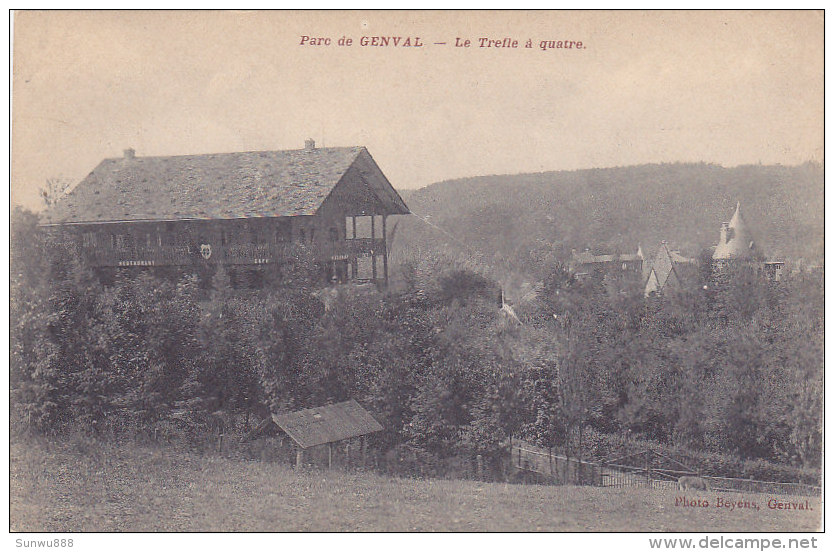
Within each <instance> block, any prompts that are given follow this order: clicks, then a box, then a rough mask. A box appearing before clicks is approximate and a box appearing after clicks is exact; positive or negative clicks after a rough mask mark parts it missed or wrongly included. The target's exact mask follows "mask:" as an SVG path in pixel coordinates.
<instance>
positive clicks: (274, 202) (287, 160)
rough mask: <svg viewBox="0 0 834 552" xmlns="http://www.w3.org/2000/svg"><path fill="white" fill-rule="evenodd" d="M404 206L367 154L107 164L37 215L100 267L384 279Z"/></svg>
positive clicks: (128, 157)
mask: <svg viewBox="0 0 834 552" xmlns="http://www.w3.org/2000/svg"><path fill="white" fill-rule="evenodd" d="M405 214H409V210H408V207H407V206H406V205H405V203H404V202H403V200H402V198H401V197H400V196H399V194H398V193H397V192H396V191H395V190H394V188H393V187H392V186H391V184H390V182H389V181H388V179H387V178H386V177H385V175H384V174H383V173H382V171H381V170H380V168H379V167H378V166H377V164H376V162H375V161H374V159H373V158H372V157H371V154H370V153H368V150H367V149H366V148H364V147H347V148H316V147H315V143H314V142H313V141H312V140H307V142H306V143H305V147H304V149H298V150H290V151H260V152H245V153H220V154H210V155H183V156H174V157H137V156H136V155H135V152H134V151H133V150H125V153H124V157H122V158H116V159H105V160H104V161H102V162H101V163H100V164H99V165H98V166H97V167H96V168H95V169H94V170H93V171H92V172H91V173H90V174H89V175H87V177H86V178H84V179H83V180H82V181H81V182H80V183H79V184H78V186H76V187H75V188H74V189H73V190H72V191H71V192H70V193H68V194H67V195H66V197H64V198H63V199H62V200H60V201H59V202H57V203H56V204H55V206H54V207H53V208H52V209H50V210H49V211H47V212H46V213H45V214H44V215H43V218H42V226H43V228H44V229H46V230H48V231H49V232H50V233H52V234H53V235H54V236H56V237H57V239H58V240H59V242H61V243H64V244H72V245H75V246H77V247H78V248H79V249H80V251H81V252H82V253H83V255H84V256H85V257H86V258H87V259H88V260H89V261H90V263H91V264H92V265H93V266H95V267H107V268H118V269H130V268H134V267H160V266H178V267H186V268H188V267H191V268H200V267H203V268H205V267H207V266H210V265H226V266H229V267H239V268H246V267H258V266H263V265H268V264H280V263H282V262H283V261H284V260H285V259H286V258H287V255H290V254H293V252H295V251H297V249H298V248H297V247H295V246H299V245H303V246H304V248H305V249H306V250H309V252H310V253H311V254H312V255H313V258H314V260H315V262H316V263H317V264H318V265H319V266H320V267H321V270H322V276H323V278H324V279H326V280H327V281H341V282H345V281H349V280H359V281H373V282H376V283H385V282H387V279H388V251H387V243H386V231H387V218H388V217H389V216H391V215H405Z"/></svg>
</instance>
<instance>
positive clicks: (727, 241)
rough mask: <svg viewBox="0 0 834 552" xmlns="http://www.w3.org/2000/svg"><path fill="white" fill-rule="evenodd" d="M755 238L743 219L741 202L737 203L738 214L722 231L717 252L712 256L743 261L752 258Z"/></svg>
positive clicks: (734, 215)
mask: <svg viewBox="0 0 834 552" xmlns="http://www.w3.org/2000/svg"><path fill="white" fill-rule="evenodd" d="M753 245H754V244H753V237H752V236H751V234H750V231H749V230H748V229H747V224H745V222H744V219H743V218H742V217H741V202H738V203H736V212H735V213H734V214H733V218H731V219H730V222H729V223H726V227H722V229H721V237H720V239H719V240H718V245H717V246H716V247H715V252H714V253H713V254H712V258H713V259H743V258H749V257H752V256H753V254H754V252H753Z"/></svg>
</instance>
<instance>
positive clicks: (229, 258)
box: [83, 238, 385, 266]
mask: <svg viewBox="0 0 834 552" xmlns="http://www.w3.org/2000/svg"><path fill="white" fill-rule="evenodd" d="M304 248H305V249H306V250H307V251H309V252H310V253H312V254H313V255H315V256H316V257H318V258H319V259H321V260H349V259H353V258H356V257H368V256H371V255H383V254H384V253H385V243H384V241H383V240H382V239H370V238H360V239H353V240H344V241H339V242H328V243H323V244H318V243H316V244H306V245H305V246H304ZM83 251H84V252H85V253H86V254H87V256H88V258H89V259H90V261H91V262H92V263H93V264H94V265H97V266H166V265H189V264H199V263H212V264H227V265H252V264H268V263H271V262H276V261H280V260H281V259H285V258H287V257H288V256H290V255H297V254H298V253H299V252H300V251H302V249H301V248H300V247H299V246H298V245H297V244H292V243H286V244H274V243H273V244H234V245H219V244H202V245H196V246H194V245H191V246H189V245H163V246H153V247H125V248H92V247H88V248H84V249H83Z"/></svg>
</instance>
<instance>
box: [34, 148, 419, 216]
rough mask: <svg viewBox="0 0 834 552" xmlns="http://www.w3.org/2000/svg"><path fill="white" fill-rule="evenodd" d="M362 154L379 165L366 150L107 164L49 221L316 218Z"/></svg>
mask: <svg viewBox="0 0 834 552" xmlns="http://www.w3.org/2000/svg"><path fill="white" fill-rule="evenodd" d="M360 156H364V157H365V158H366V159H370V161H366V164H367V163H371V164H374V163H373V160H372V159H371V158H370V154H368V152H367V150H366V149H365V148H364V147H349V148H305V149H300V150H287V151H259V152H258V151H256V152H245V153H218V154H210V155H182V156H173V157H124V158H117V159H105V160H104V161H102V162H101V163H100V164H99V165H98V166H97V167H96V168H95V169H94V170H93V172H91V173H90V174H89V175H87V177H86V178H84V180H82V181H81V183H79V184H78V186H76V187H75V189H73V190H72V191H71V192H70V193H69V194H67V196H66V197H64V198H63V199H62V200H60V201H59V202H58V203H57V204H56V205H55V206H54V207H53V208H52V209H50V210H49V211H47V212H46V213H44V215H43V222H44V223H45V224H62V223H81V222H108V221H140V220H183V219H230V218H244V217H280V216H293V215H312V214H315V213H316V210H317V209H318V208H319V206H320V205H321V204H322V202H323V201H324V200H325V199H326V198H327V196H328V195H329V194H330V192H331V191H332V190H333V188H334V187H335V186H336V184H338V183H339V181H340V179H341V178H342V177H343V176H344V175H345V173H346V172H347V171H348V169H350V168H351V166H352V165H353V164H354V162H355V161H356V160H357V158H359V157H360ZM374 165H375V164H374ZM379 174H380V175H381V172H379ZM363 178H364V176H363ZM369 178H371V177H369ZM381 178H382V179H383V180H384V176H382V177H381ZM373 184H374V185H375V186H376V187H377V188H382V187H388V188H390V184H389V183H387V180H385V181H384V183H383V184H384V186H380V185H379V184H378V183H373ZM375 193H377V194H379V193H380V191H379V190H376V192H375ZM395 196H396V197H395ZM383 199H384V200H385V201H387V202H392V201H393V202H394V203H397V200H398V203H399V204H402V200H401V199H399V195H398V194H397V193H396V192H395V191H394V190H393V188H391V190H390V193H388V194H387V197H384V198H383ZM401 208H402V209H405V212H408V211H407V208H405V204H402V207H401Z"/></svg>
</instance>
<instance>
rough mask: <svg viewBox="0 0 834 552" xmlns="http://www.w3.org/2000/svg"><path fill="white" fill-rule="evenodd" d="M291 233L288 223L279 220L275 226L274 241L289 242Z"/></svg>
mask: <svg viewBox="0 0 834 552" xmlns="http://www.w3.org/2000/svg"><path fill="white" fill-rule="evenodd" d="M291 232H292V230H291V228H290V223H289V221H287V220H279V221H278V223H277V225H276V226H275V241H276V242H279V243H280V242H286V241H290V234H291Z"/></svg>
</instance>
